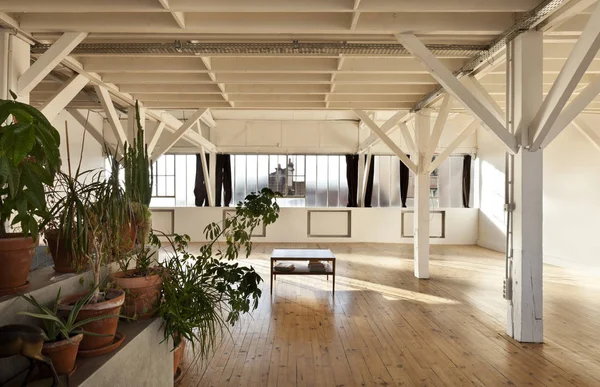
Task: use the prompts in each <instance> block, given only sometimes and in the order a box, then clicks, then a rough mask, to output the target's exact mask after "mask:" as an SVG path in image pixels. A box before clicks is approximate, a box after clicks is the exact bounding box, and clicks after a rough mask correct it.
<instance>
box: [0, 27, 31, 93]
mask: <svg viewBox="0 0 600 387" xmlns="http://www.w3.org/2000/svg"><path fill="white" fill-rule="evenodd" d="M30 50H31V47H30V45H29V43H28V42H26V41H24V40H22V39H21V38H19V37H18V36H16V35H14V34H13V33H12V31H9V30H2V29H0V93H1V94H0V98H1V99H9V100H12V96H11V95H10V93H9V91H12V92H14V93H15V94H17V95H18V98H17V100H18V101H19V102H25V103H28V102H29V92H26V93H20V94H19V93H18V92H17V88H18V86H17V83H18V80H19V77H21V76H22V74H24V73H25V72H26V71H27V69H28V68H29V64H30V57H31V55H30Z"/></svg>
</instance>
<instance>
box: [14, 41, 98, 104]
mask: <svg viewBox="0 0 600 387" xmlns="http://www.w3.org/2000/svg"><path fill="white" fill-rule="evenodd" d="M87 35H88V34H87V33H86V32H65V33H64V34H63V35H62V36H61V37H60V38H59V39H58V40H57V41H56V42H55V43H54V44H53V45H52V46H51V47H50V48H49V49H48V51H46V52H45V53H44V54H42V55H41V56H40V57H39V58H38V59H37V60H36V61H35V62H34V63H33V64H32V65H31V66H30V67H29V68H28V69H27V71H25V72H24V73H23V75H21V76H20V77H19V80H18V82H17V90H18V94H27V93H29V92H30V91H31V90H33V88H34V87H36V86H37V84H38V83H40V82H41V80H42V79H44V78H45V77H46V75H48V74H50V71H52V70H54V68H55V67H56V65H58V64H59V63H60V62H61V61H62V60H63V59H65V58H66V57H67V56H68V55H69V54H70V53H71V51H73V49H74V48H75V47H77V45H78V44H79V43H81V41H83V39H85V37H86V36H87Z"/></svg>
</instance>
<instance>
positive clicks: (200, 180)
mask: <svg viewBox="0 0 600 387" xmlns="http://www.w3.org/2000/svg"><path fill="white" fill-rule="evenodd" d="M203 156H204V157H203ZM203 159H204V160H203ZM203 161H205V162H206V167H207V168H208V166H209V164H208V159H207V157H206V155H202V154H201V153H197V154H196V183H195V184H194V196H195V197H196V207H202V206H208V194H207V193H206V184H205V182H204V172H203V171H202V162H203Z"/></svg>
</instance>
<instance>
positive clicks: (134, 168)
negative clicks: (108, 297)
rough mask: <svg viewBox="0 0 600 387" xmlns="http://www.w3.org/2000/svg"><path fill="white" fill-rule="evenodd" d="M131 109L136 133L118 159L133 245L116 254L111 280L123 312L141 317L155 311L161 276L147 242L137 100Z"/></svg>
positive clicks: (147, 196) (147, 186)
mask: <svg viewBox="0 0 600 387" xmlns="http://www.w3.org/2000/svg"><path fill="white" fill-rule="evenodd" d="M135 110H136V121H137V134H136V137H135V139H134V140H133V145H132V146H129V144H125V152H124V154H123V159H122V164H123V169H124V170H125V173H124V185H125V194H126V195H127V198H128V199H129V200H130V201H131V207H132V214H133V216H132V219H133V226H134V228H135V247H134V249H133V252H132V253H129V254H120V255H119V256H118V258H117V263H118V264H119V268H120V270H119V271H118V272H116V273H115V274H114V275H113V282H114V284H115V285H116V286H117V287H118V288H121V289H123V290H124V291H125V305H124V307H123V315H125V316H127V317H135V318H140V319H145V318H150V317H153V316H154V315H155V314H156V308H157V303H158V298H159V295H160V290H161V287H162V279H161V277H160V275H159V272H158V270H157V268H156V267H154V266H153V262H154V259H153V256H154V252H153V251H154V250H153V249H152V243H149V242H150V241H149V234H150V228H151V214H150V210H149V206H150V200H151V197H152V178H151V173H150V159H149V157H148V149H147V146H146V145H145V144H144V130H143V128H142V125H141V122H140V115H139V105H138V102H137V101H136V103H135ZM156 240H157V239H156ZM130 263H134V264H135V267H133V268H130Z"/></svg>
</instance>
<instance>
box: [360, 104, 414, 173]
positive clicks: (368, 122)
mask: <svg viewBox="0 0 600 387" xmlns="http://www.w3.org/2000/svg"><path fill="white" fill-rule="evenodd" d="M354 113H356V115H357V116H358V117H359V118H360V119H361V120H362V121H363V122H364V123H365V125H367V126H368V127H369V128H370V129H371V130H372V131H373V132H374V133H375V134H377V135H378V136H379V137H380V138H381V141H383V142H384V143H385V145H387V146H388V148H390V150H391V151H392V152H394V154H395V155H396V156H398V158H399V159H400V160H401V161H402V162H403V163H404V165H406V166H407V167H408V168H409V169H410V170H411V171H413V173H417V165H416V164H415V163H413V162H412V161H411V159H409V158H408V156H406V153H405V152H404V151H402V149H400V147H399V146H398V145H396V143H395V142H394V141H393V140H392V139H391V138H389V137H388V135H387V134H386V133H385V132H384V131H383V130H382V129H381V128H380V127H379V126H378V125H377V124H376V123H375V122H373V120H372V119H371V118H370V117H369V115H368V114H367V113H365V112H364V111H363V110H358V109H356V110H354ZM386 123H387V122H386Z"/></svg>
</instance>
